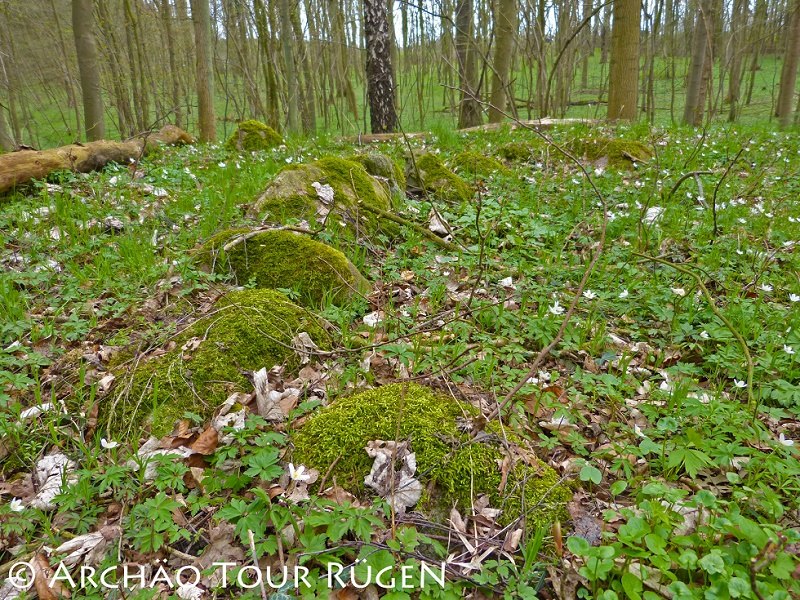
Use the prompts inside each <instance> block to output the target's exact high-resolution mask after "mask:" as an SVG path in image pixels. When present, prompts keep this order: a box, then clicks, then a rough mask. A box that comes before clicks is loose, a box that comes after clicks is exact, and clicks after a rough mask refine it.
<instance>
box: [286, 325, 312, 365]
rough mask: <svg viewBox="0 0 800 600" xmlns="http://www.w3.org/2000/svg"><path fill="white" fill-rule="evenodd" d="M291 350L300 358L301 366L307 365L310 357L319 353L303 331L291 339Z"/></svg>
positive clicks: (309, 337)
mask: <svg viewBox="0 0 800 600" xmlns="http://www.w3.org/2000/svg"><path fill="white" fill-rule="evenodd" d="M292 348H294V351H295V352H296V353H297V355H298V356H299V357H300V364H301V365H307V364H308V363H310V362H311V356H312V355H314V354H317V353H319V346H317V345H316V344H315V343H314V340H312V339H311V336H310V335H308V333H306V332H305V331H301V332H300V333H298V334H297V335H296V336H294V338H292Z"/></svg>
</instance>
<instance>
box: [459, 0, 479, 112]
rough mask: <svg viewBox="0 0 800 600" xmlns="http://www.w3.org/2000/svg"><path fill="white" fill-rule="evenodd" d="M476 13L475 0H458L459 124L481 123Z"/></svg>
mask: <svg viewBox="0 0 800 600" xmlns="http://www.w3.org/2000/svg"><path fill="white" fill-rule="evenodd" d="M474 21H475V15H474V2H473V0H458V2H457V4H456V56H457V58H458V81H459V86H460V88H461V102H460V103H459V109H458V126H459V128H464V127H475V126H476V125H480V124H481V122H482V121H483V119H482V118H481V105H480V103H479V102H478V98H477V94H478V82H477V81H476V78H477V75H478V72H477V70H476V68H475V67H476V63H475V32H474V29H475V24H474Z"/></svg>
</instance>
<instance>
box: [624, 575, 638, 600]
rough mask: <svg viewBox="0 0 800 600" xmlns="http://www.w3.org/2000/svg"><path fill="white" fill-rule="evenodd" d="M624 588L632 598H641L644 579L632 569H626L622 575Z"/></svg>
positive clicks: (636, 599)
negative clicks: (632, 571)
mask: <svg viewBox="0 0 800 600" xmlns="http://www.w3.org/2000/svg"><path fill="white" fill-rule="evenodd" d="M622 589H623V590H625V595H626V596H628V598H630V599H631V600H641V598H642V580H641V579H639V578H638V577H637V576H636V575H634V574H633V573H631V572H630V571H626V572H625V573H623V575H622Z"/></svg>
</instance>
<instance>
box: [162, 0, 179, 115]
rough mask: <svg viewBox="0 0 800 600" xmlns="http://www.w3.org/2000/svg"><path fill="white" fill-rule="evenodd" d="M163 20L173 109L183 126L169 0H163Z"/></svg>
mask: <svg viewBox="0 0 800 600" xmlns="http://www.w3.org/2000/svg"><path fill="white" fill-rule="evenodd" d="M161 20H162V23H163V25H164V34H165V36H166V38H167V57H168V59H169V73H170V79H171V80H172V81H171V83H172V110H173V111H174V113H175V125H176V126H178V127H183V126H184V124H183V107H182V106H181V80H180V77H179V76H178V65H177V61H176V60H175V46H176V39H175V31H174V28H173V26H172V21H173V17H172V7H171V6H170V3H169V0H161Z"/></svg>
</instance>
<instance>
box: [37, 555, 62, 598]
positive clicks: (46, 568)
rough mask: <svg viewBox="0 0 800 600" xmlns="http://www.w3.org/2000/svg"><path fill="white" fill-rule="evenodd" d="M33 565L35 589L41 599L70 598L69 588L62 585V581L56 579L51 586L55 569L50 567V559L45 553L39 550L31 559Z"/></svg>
mask: <svg viewBox="0 0 800 600" xmlns="http://www.w3.org/2000/svg"><path fill="white" fill-rule="evenodd" d="M31 565H32V566H33V589H34V590H36V593H37V594H38V596H39V600H58V599H59V598H69V597H70V596H71V594H70V592H69V590H68V589H67V588H65V587H64V586H63V585H61V582H60V581H54V582H53V586H52V587H50V581H51V579H52V578H53V574H54V571H53V569H52V568H51V567H50V561H49V560H48V559H47V556H45V555H44V554H43V553H41V552H38V553H36V555H35V556H34V557H33V560H31Z"/></svg>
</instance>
